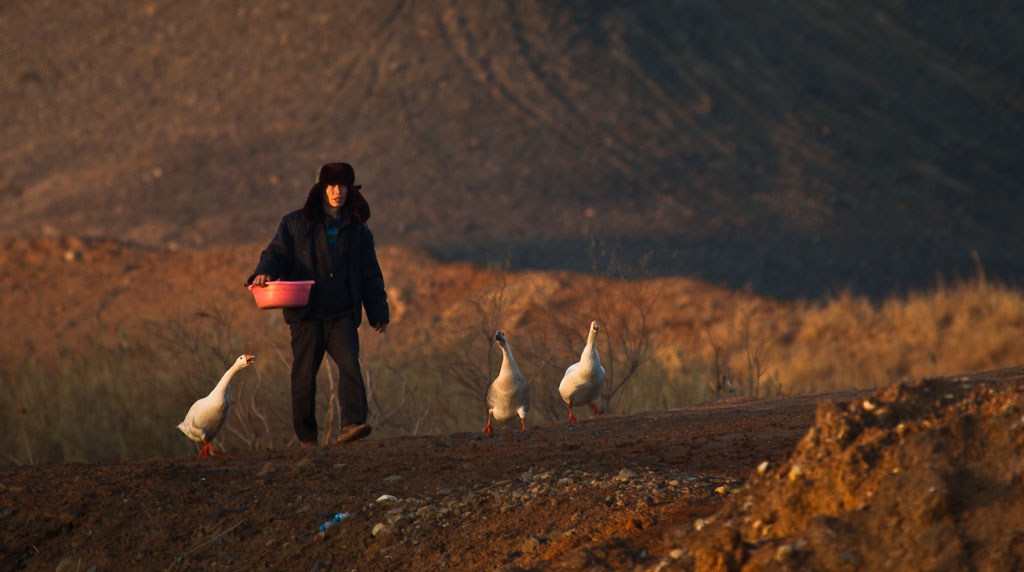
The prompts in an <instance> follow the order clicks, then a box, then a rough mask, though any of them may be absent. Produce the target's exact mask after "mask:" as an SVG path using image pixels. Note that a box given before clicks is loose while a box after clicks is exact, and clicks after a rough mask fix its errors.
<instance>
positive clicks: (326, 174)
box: [248, 163, 390, 447]
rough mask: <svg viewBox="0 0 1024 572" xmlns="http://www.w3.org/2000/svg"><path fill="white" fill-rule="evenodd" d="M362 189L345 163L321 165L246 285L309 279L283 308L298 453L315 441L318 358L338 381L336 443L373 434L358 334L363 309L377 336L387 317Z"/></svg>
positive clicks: (284, 219)
mask: <svg viewBox="0 0 1024 572" xmlns="http://www.w3.org/2000/svg"><path fill="white" fill-rule="evenodd" d="M361 188H362V186H361V185H356V184H355V171H354V170H353V168H352V166H351V165H349V164H348V163H327V164H325V165H323V166H322V167H320V171H319V173H318V174H317V178H316V182H315V183H314V185H313V187H312V188H311V189H310V190H309V195H308V196H307V197H306V204H305V206H303V207H302V208H301V209H299V210H297V211H293V212H291V213H288V214H286V215H285V216H284V218H282V219H281V223H280V224H279V225H278V228H277V233H276V234H275V235H274V238H273V239H272V240H271V241H270V244H268V245H267V247H266V249H264V250H263V252H262V253H261V254H260V260H259V263H258V264H257V265H256V270H255V271H254V272H253V274H252V276H250V277H249V281H248V282H249V283H251V284H254V285H256V286H266V284H267V283H268V282H270V281H271V280H314V281H315V283H314V285H313V289H312V291H311V293H310V299H309V303H308V304H307V305H306V306H303V307H301V308H285V309H284V310H283V312H284V319H285V322H286V323H287V324H288V327H289V328H290V330H291V346H292V370H291V390H292V424H293V426H294V429H295V436H296V437H298V440H299V442H300V444H301V445H302V446H303V447H315V446H316V445H317V443H318V435H317V423H316V377H317V372H318V371H319V369H320V363H321V362H322V361H323V357H324V352H326V353H328V354H329V355H330V356H331V359H333V360H334V363H336V364H337V365H338V370H339V372H340V377H341V379H340V382H339V389H338V402H339V405H340V406H341V423H342V429H341V434H340V436H339V437H338V442H342V443H343V442H349V441H355V440H357V439H362V438H364V437H366V436H367V435H369V434H370V432H371V430H372V428H371V427H370V426H369V425H367V424H366V417H367V414H368V410H369V407H368V404H367V401H366V387H365V386H364V385H363V375H362V371H361V370H360V368H359V333H358V328H359V325H360V323H361V322H362V314H363V309H364V308H365V310H366V318H367V321H368V322H369V323H370V326H371V327H372V328H373V329H374V330H376V331H377V332H378V333H381V334H383V333H385V332H387V329H388V323H389V321H390V317H389V309H388V300H387V292H386V291H385V289H384V275H383V273H382V272H381V269H380V264H379V263H378V262H377V251H376V248H375V246H374V242H373V233H371V232H370V228H369V227H368V226H366V221H367V220H369V219H370V206H369V204H367V202H366V199H365V198H363V195H362V194H361V193H360V192H359V189H361Z"/></svg>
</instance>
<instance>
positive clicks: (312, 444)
mask: <svg viewBox="0 0 1024 572" xmlns="http://www.w3.org/2000/svg"><path fill="white" fill-rule="evenodd" d="M299 446H300V447H302V448H303V449H312V448H314V447H319V446H320V443H317V442H316V441H302V442H301V443H299Z"/></svg>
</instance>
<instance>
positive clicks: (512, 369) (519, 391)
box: [484, 330, 530, 435]
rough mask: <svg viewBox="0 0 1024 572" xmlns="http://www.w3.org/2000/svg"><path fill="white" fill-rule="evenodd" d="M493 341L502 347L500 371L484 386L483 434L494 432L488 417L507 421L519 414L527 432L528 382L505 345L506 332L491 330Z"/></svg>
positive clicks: (506, 342) (506, 341) (506, 343)
mask: <svg viewBox="0 0 1024 572" xmlns="http://www.w3.org/2000/svg"><path fill="white" fill-rule="evenodd" d="M494 342H495V343H496V344H498V347H500V348H501V370H499V371H498V376H497V377H495V378H494V381H492V382H491V385H490V387H488V388H487V427H484V433H486V434H487V435H493V434H494V429H492V428H491V420H492V419H497V420H498V421H508V420H509V419H512V417H513V416H514V415H517V414H518V415H519V422H520V423H521V424H522V427H523V429H522V430H523V431H526V412H527V411H528V410H529V409H530V384H529V383H528V382H527V381H526V378H525V377H523V374H522V373H520V372H519V366H518V365H516V360H515V358H514V357H512V348H511V347H509V345H508V339H506V338H505V333H504V332H502V331H501V330H498V331H497V332H495V333H494Z"/></svg>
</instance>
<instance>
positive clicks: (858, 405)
mask: <svg viewBox="0 0 1024 572" xmlns="http://www.w3.org/2000/svg"><path fill="white" fill-rule="evenodd" d="M1021 374H1022V371H1021V370H1019V369H1014V370H1002V371H996V372H989V373H984V374H979V375H974V376H962V377H952V378H944V379H935V380H929V381H924V382H919V383H913V384H901V385H897V386H892V387H889V388H887V389H885V390H883V391H880V392H878V393H876V394H874V395H872V396H871V397H868V398H865V399H856V400H853V401H851V402H849V403H848V404H845V405H840V404H837V403H835V402H834V401H830V400H826V401H822V402H821V403H820V404H819V406H818V410H817V412H816V414H815V416H816V421H815V424H814V427H813V428H811V430H810V431H809V432H808V433H807V435H806V436H805V437H804V438H803V439H802V440H801V441H800V443H799V444H798V445H797V447H796V449H795V451H794V452H793V454H792V456H791V457H790V458H789V459H787V460H786V461H785V462H784V463H781V464H774V465H772V466H771V467H770V468H767V470H763V471H759V473H760V474H757V475H755V476H754V477H753V478H752V479H751V481H750V483H749V484H748V485H746V486H745V487H744V488H743V490H741V491H738V492H737V493H736V494H734V495H732V496H731V497H730V499H729V500H728V501H727V502H726V504H725V506H724V507H723V508H722V509H721V510H720V511H719V512H718V513H717V514H716V515H715V516H714V517H713V518H712V519H709V520H708V521H698V522H697V525H696V527H695V528H699V529H700V530H699V531H698V532H696V533H694V534H692V535H691V534H690V533H689V532H690V530H691V529H690V527H688V526H687V527H682V528H678V529H676V530H675V531H673V533H672V535H670V536H673V537H674V538H675V539H676V541H678V545H679V546H681V547H682V549H681V550H679V551H678V552H676V553H674V554H675V555H676V556H677V557H678V558H679V560H678V561H676V562H675V563H674V564H673V565H672V566H671V567H669V568H667V569H685V570H690V569H693V570H794V569H799V570H907V569H914V570H944V571H950V570H1020V569H1022V568H1024V490H1022V488H1024V487H1022V475H1024V462H1022V457H1021V453H1022V450H1024V389H1022V388H1021V386H1020V384H1019V382H1020V379H1021Z"/></svg>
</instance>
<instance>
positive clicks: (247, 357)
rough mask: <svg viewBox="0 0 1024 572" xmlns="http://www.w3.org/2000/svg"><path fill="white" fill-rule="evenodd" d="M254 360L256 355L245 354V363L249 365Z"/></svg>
mask: <svg viewBox="0 0 1024 572" xmlns="http://www.w3.org/2000/svg"><path fill="white" fill-rule="evenodd" d="M254 361H256V356H251V355H249V354H246V355H245V364H246V365H249V364H251V363H252V362H254Z"/></svg>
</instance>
